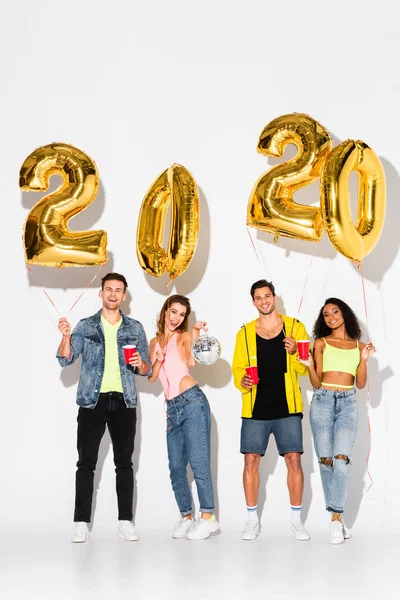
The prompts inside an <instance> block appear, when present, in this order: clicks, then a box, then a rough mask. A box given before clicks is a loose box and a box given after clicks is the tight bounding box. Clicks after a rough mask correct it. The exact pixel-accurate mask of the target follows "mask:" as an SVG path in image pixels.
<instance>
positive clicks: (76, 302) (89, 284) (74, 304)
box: [26, 265, 104, 317]
mask: <svg viewBox="0 0 400 600" xmlns="http://www.w3.org/2000/svg"><path fill="white" fill-rule="evenodd" d="M26 268H27V269H28V271H29V272H30V273H32V269H30V268H29V267H28V265H26ZM103 268H104V265H102V266H101V267H100V269H99V270H98V271H97V273H96V274H95V276H94V277H93V278H92V280H91V281H90V282H89V283H88V284H87V285H86V287H85V289H84V291H83V292H82V293H81V294H80V295H79V297H78V298H77V299H76V300H75V302H74V303H73V305H72V306H71V308H70V309H69V311H68V313H70V312H71V310H72V309H73V308H74V306H76V305H77V304H78V302H79V300H80V299H81V298H82V296H83V295H84V293H85V292H86V290H87V289H88V288H90V286H91V285H92V283H93V282H94V280H95V279H96V277H97V276H98V274H99V273H100V271H101V270H102V269H103ZM41 289H42V292H43V294H44V295H45V296H46V298H47V299H48V300H49V301H50V303H51V304H52V305H53V306H54V308H55V310H56V312H57V314H58V316H59V317H62V315H61V313H60V311H59V310H58V308H57V306H56V304H55V302H54V301H53V300H52V299H51V298H50V295H49V294H48V293H47V292H46V290H45V289H44V288H41Z"/></svg>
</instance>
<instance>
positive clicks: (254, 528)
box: [240, 521, 260, 540]
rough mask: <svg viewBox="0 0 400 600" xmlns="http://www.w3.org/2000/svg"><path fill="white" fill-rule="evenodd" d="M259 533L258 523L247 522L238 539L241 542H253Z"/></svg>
mask: <svg viewBox="0 0 400 600" xmlns="http://www.w3.org/2000/svg"><path fill="white" fill-rule="evenodd" d="M259 533H260V523H258V522H257V521H247V523H246V525H245V526H244V529H243V531H242V533H241V534H240V537H241V538H242V540H255V539H256V537H258V535H259Z"/></svg>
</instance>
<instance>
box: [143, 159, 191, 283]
mask: <svg viewBox="0 0 400 600" xmlns="http://www.w3.org/2000/svg"><path fill="white" fill-rule="evenodd" d="M199 204H200V203H199V192H198V189H197V185H196V182H195V180H194V179H193V176H192V175H191V173H189V171H188V170H187V169H185V167H183V166H181V165H178V164H174V165H172V166H171V167H169V169H166V170H165V171H163V173H161V175H160V176H159V177H158V178H157V179H156V180H155V182H154V183H153V184H152V186H151V187H150V189H149V191H148V192H147V194H146V196H145V198H144V200H143V202H142V206H141V209H140V215H139V222H138V228H137V235H136V253H137V257H138V260H139V264H140V266H141V267H142V269H143V270H144V271H146V273H148V274H149V275H154V276H155V277H161V275H162V274H163V273H164V271H167V273H168V274H169V277H170V279H171V280H172V279H175V278H176V277H178V276H179V275H181V274H182V273H183V272H184V271H185V270H186V269H187V268H188V266H189V264H190V262H191V260H192V258H193V255H194V253H195V250H196V246H197V240H198V237H199ZM170 205H171V219H170V222H171V229H170V236H169V241H168V248H167V250H164V248H163V245H162V244H163V239H164V230H165V222H166V218H167V213H168V208H169V206H170Z"/></svg>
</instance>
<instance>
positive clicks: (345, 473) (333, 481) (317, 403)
mask: <svg viewBox="0 0 400 600" xmlns="http://www.w3.org/2000/svg"><path fill="white" fill-rule="evenodd" d="M357 417H358V409H357V402H356V392H355V389H354V388H353V389H351V390H347V391H344V392H335V391H333V390H326V389H323V388H319V389H318V390H315V391H314V395H313V397H312V401H311V407H310V423H311V430H312V434H313V437H314V448H315V452H316V455H317V458H318V461H319V468H320V473H321V480H322V487H323V489H324V495H325V503H326V510H328V511H330V512H336V513H342V512H343V509H344V505H345V503H346V498H347V488H348V481H349V471H350V458H351V453H352V450H353V446H354V441H355V438H356V432H357ZM339 455H341V456H343V457H345V459H343V458H336V457H337V456H339ZM321 459H330V460H331V462H332V465H331V466H330V465H327V464H324V462H321Z"/></svg>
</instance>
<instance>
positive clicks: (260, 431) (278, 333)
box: [232, 279, 310, 541]
mask: <svg viewBox="0 0 400 600" xmlns="http://www.w3.org/2000/svg"><path fill="white" fill-rule="evenodd" d="M250 293H251V297H252V299H253V305H254V306H255V307H256V309H257V310H258V319H256V320H255V321H251V322H250V323H247V324H246V325H243V327H242V328H241V329H240V331H239V332H238V333H237V336H236V345H235V352H234V355H233V363H232V372H233V377H234V382H235V386H236V387H237V388H238V390H240V391H241V392H242V399H243V405H242V430H241V443H240V451H241V452H242V454H244V472H243V486H244V493H245V498H246V504H247V512H248V520H247V523H246V525H245V527H244V530H243V531H242V535H241V537H242V539H243V540H254V539H256V537H257V536H258V534H259V533H260V524H259V520H258V515H257V497H258V488H259V484H260V477H259V465H260V460H261V457H262V456H264V454H265V452H266V449H267V445H268V439H269V436H270V434H271V433H273V434H274V436H275V441H276V445H277V447H278V452H279V454H280V455H281V456H283V457H284V459H285V463H286V467H287V470H288V488H289V497H290V503H291V533H292V535H293V536H294V537H295V538H296V539H297V540H303V541H305V540H309V539H310V534H309V533H308V531H307V530H306V529H305V527H304V525H303V523H302V522H301V518H300V512H301V508H302V504H301V503H302V496H303V485H304V476H303V470H302V467H301V454H302V453H303V434H302V426H301V419H302V417H303V414H302V411H303V401H302V397H301V390H300V387H299V383H298V380H297V376H298V375H305V374H306V373H307V367H305V365H303V364H302V363H301V362H299V360H298V359H297V341H298V340H304V339H307V338H308V336H307V332H306V330H305V327H304V325H303V324H302V323H300V321H298V320H297V319H292V318H291V317H287V316H283V315H280V314H279V312H278V311H277V308H276V296H275V288H274V285H273V283H272V282H269V281H266V280H265V279H261V280H259V281H256V282H255V283H254V284H253V285H252V286H251V291H250ZM249 366H257V367H258V378H259V381H258V382H257V381H253V379H252V377H251V376H250V375H248V374H247V373H246V367H249Z"/></svg>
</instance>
